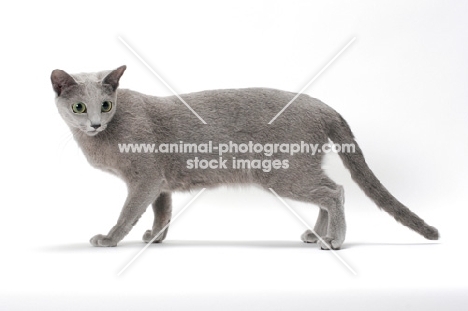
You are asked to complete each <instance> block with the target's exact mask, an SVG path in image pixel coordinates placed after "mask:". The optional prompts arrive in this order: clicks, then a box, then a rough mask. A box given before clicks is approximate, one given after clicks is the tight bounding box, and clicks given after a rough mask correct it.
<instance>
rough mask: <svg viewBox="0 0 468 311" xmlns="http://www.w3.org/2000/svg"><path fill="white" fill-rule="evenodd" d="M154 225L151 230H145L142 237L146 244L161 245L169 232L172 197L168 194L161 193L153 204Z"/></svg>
mask: <svg viewBox="0 0 468 311" xmlns="http://www.w3.org/2000/svg"><path fill="white" fill-rule="evenodd" d="M153 212H154V223H153V228H152V230H147V231H146V232H145V234H144V235H143V241H145V242H146V243H149V242H151V241H152V242H153V243H161V242H162V241H163V240H164V239H165V238H166V235H167V231H168V230H169V222H170V221H171V215H172V195H171V193H170V192H162V193H161V194H160V195H159V197H158V198H157V199H156V201H155V202H153ZM163 229H164V230H163Z"/></svg>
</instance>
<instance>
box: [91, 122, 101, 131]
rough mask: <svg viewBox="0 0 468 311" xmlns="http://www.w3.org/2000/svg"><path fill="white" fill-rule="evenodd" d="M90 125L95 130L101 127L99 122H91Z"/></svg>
mask: <svg viewBox="0 0 468 311" xmlns="http://www.w3.org/2000/svg"><path fill="white" fill-rule="evenodd" d="M91 127H92V128H94V129H95V130H97V129H98V128H100V127H101V124H100V123H97V124H91Z"/></svg>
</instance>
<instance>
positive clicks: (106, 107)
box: [101, 100, 112, 112]
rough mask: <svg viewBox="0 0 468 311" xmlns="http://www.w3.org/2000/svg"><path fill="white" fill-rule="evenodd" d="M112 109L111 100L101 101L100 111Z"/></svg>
mask: <svg viewBox="0 0 468 311" xmlns="http://www.w3.org/2000/svg"><path fill="white" fill-rule="evenodd" d="M111 109H112V102H111V101H108V100H106V101H103V102H102V105H101V111H102V112H109V111H111Z"/></svg>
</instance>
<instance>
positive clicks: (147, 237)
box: [143, 230, 164, 243]
mask: <svg viewBox="0 0 468 311" xmlns="http://www.w3.org/2000/svg"><path fill="white" fill-rule="evenodd" d="M153 238H154V234H153V231H152V230H146V232H145V234H143V241H144V242H145V243H149V242H151V240H152V239H153ZM163 240H164V235H163V234H160V235H159V236H158V237H157V238H156V239H155V240H154V241H153V243H161V242H162V241H163Z"/></svg>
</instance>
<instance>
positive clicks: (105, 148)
mask: <svg viewBox="0 0 468 311" xmlns="http://www.w3.org/2000/svg"><path fill="white" fill-rule="evenodd" d="M78 145H79V146H80V148H81V150H82V151H83V154H84V155H85V157H86V159H87V160H88V162H89V164H91V165H92V166H93V167H95V168H98V169H101V170H104V171H108V172H110V173H114V174H117V175H119V171H120V168H119V166H121V164H122V161H121V159H119V157H118V152H117V153H116V150H114V149H115V148H116V146H114V144H112V142H110V141H106V140H104V139H96V137H85V138H81V139H80V140H78ZM119 164H120V165H119Z"/></svg>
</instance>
